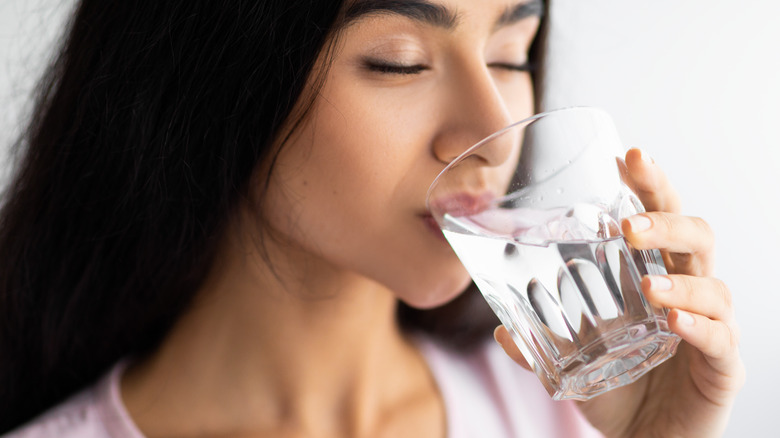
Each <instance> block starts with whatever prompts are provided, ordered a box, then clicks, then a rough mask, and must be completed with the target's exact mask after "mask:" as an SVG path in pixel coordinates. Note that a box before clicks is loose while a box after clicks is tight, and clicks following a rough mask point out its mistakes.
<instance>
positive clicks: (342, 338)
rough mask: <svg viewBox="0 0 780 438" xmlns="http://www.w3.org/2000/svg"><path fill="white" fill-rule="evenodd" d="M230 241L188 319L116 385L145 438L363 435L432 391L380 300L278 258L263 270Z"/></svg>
mask: <svg viewBox="0 0 780 438" xmlns="http://www.w3.org/2000/svg"><path fill="white" fill-rule="evenodd" d="M235 237H236V238H228V239H226V243H227V244H226V245H225V246H224V247H223V249H222V250H221V251H220V254H219V257H218V260H219V261H218V262H217V263H216V264H215V266H214V267H213V269H212V271H211V273H210V275H209V277H208V280H207V281H206V282H205V284H204V285H203V287H202V289H201V291H200V292H199V294H198V295H197V299H196V300H195V302H194V305H193V306H192V308H191V310H190V311H189V312H188V313H187V314H186V315H185V316H184V317H183V318H182V319H181V320H180V321H179V322H178V323H177V324H176V325H175V326H174V328H173V330H172V331H171V333H170V334H169V336H168V337H167V338H166V340H165V341H164V342H163V344H162V346H161V348H160V349H159V350H158V351H157V352H156V353H155V354H153V355H152V356H150V357H149V358H148V359H146V360H144V361H141V362H140V363H139V364H138V365H137V366H135V367H133V368H132V369H131V370H129V372H128V373H127V374H126V376H125V378H124V381H123V387H122V391H123V398H124V400H125V402H126V405H127V407H128V410H129V411H130V413H131V415H133V416H134V418H135V419H136V421H137V422H138V424H139V427H141V428H142V430H144V431H145V432H146V433H147V435H149V436H153V435H160V436H163V435H187V434H188V432H190V431H191V432H195V431H199V432H202V431H203V430H208V431H212V432H214V433H215V434H216V433H224V432H230V431H235V430H244V431H245V430H254V431H260V430H265V431H273V430H277V431H278V430H297V431H301V432H303V433H305V434H307V435H321V436H322V435H333V436H357V435H370V434H371V432H370V431H371V430H373V428H374V425H375V424H377V423H379V422H381V419H380V417H381V416H382V414H381V413H382V412H386V411H387V410H388V409H393V407H394V406H398V405H402V404H403V403H405V402H408V400H409V399H416V398H417V397H419V396H420V391H421V388H425V389H427V391H428V392H431V390H433V392H434V393H435V387H434V384H433V382H432V379H431V377H430V375H429V374H428V371H427V367H426V366H425V364H424V361H423V360H422V358H421V357H420V356H419V354H418V353H417V351H416V349H415V348H414V347H413V345H411V344H410V343H409V341H408V340H407V339H406V338H405V337H404V336H403V335H402V333H401V332H400V330H399V328H398V325H397V323H396V319H395V309H396V299H395V297H394V295H393V294H392V293H391V292H390V291H388V290H386V289H385V288H384V287H382V286H381V285H379V284H377V283H375V282H373V281H371V280H369V279H367V278H364V277H361V276H358V275H355V274H354V273H350V272H344V271H342V270H339V269H337V268H336V267H333V266H331V265H328V264H327V263H324V262H321V261H319V260H315V259H313V258H311V257H306V256H303V255H302V254H294V253H292V252H291V250H289V249H287V250H286V254H285V255H284V256H283V257H281V254H278V253H272V254H269V255H268V257H267V258H268V259H272V260H275V261H276V260H285V261H286V263H282V264H276V265H275V266H274V268H273V269H271V268H270V267H269V266H268V264H267V263H265V261H264V258H263V257H262V256H260V254H259V253H258V251H257V250H256V248H255V247H251V248H248V247H247V245H246V244H241V243H240V242H247V241H253V240H248V239H246V238H244V239H239V238H238V237H239V236H235ZM269 250H270V251H271V252H274V251H278V248H270V249H269ZM300 267H305V269H301V268H300ZM150 403H153V404H154V406H150ZM150 408H152V409H150ZM194 413H197V414H194ZM134 414H135V415H134ZM184 418H186V419H187V420H183V419H184ZM192 418H198V424H197V425H196V424H192ZM188 422H189V430H182V426H183V425H188ZM314 432H316V433H314Z"/></svg>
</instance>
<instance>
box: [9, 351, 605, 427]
mask: <svg viewBox="0 0 780 438" xmlns="http://www.w3.org/2000/svg"><path fill="white" fill-rule="evenodd" d="M418 345H419V347H420V351H421V352H422V354H423V355H424V356H425V358H426V359H427V361H428V364H429V366H430V368H431V372H432V374H433V376H434V378H435V379H436V382H437V384H438V386H439V390H440V391H441V393H442V397H443V398H444V404H445V409H446V413H447V438H470V437H490V438H521V437H532V438H538V437H567V438H571V437H585V438H590V437H601V436H602V435H601V434H600V433H598V432H597V431H596V430H595V429H593V428H592V427H591V426H590V425H589V424H588V423H587V422H586V421H585V419H584V418H583V417H582V415H581V414H580V412H579V410H578V409H577V408H576V406H575V404H574V403H573V402H568V401H564V402H556V401H553V400H552V399H550V397H549V396H548V395H547V392H546V391H545V390H544V389H543V388H542V385H541V384H540V383H539V381H538V380H537V378H536V376H535V375H534V374H533V373H530V372H528V371H526V370H524V369H522V368H521V367H520V366H518V365H517V364H515V363H514V362H512V360H511V359H509V357H507V356H506V355H505V354H504V352H503V351H501V348H500V347H499V346H498V345H497V344H496V343H495V342H492V341H491V342H488V343H486V344H485V346H483V347H481V348H479V349H477V350H476V351H475V352H473V353H471V354H468V355H462V354H456V353H452V352H449V351H448V350H445V349H443V348H441V347H440V346H438V345H437V344H435V343H434V342H432V341H430V340H427V339H419V340H418ZM124 368H125V365H124V362H120V363H119V364H117V365H116V366H114V367H113V369H111V371H110V372H109V373H108V374H106V376H104V377H103V378H102V379H101V380H100V381H99V382H98V383H96V384H95V385H93V386H91V387H89V388H87V389H85V390H83V391H81V392H80V393H78V394H76V395H74V396H73V397H71V398H70V399H68V400H66V401H64V402H63V403H62V404H60V405H58V406H55V407H53V408H52V409H50V410H49V411H47V412H45V413H43V414H41V415H40V416H39V417H37V418H36V419H34V420H32V421H31V422H29V423H27V424H26V425H23V426H22V427H20V428H18V429H16V430H15V431H12V432H10V433H9V434H8V435H6V436H7V437H9V438H39V437H58V438H76V437H78V438H109V437H111V438H144V435H143V434H142V433H141V431H140V430H139V429H138V427H137V426H136V425H135V423H133V420H132V418H130V415H129V414H128V413H127V410H126V409H125V406H124V404H123V403H122V398H121V394H120V392H119V381H120V378H121V376H122V371H123V370H124Z"/></svg>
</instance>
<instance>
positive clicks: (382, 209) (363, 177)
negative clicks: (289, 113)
mask: <svg viewBox="0 0 780 438" xmlns="http://www.w3.org/2000/svg"><path fill="white" fill-rule="evenodd" d="M351 5H352V6H351V7H350V8H348V9H349V11H350V12H348V20H350V22H349V24H348V25H347V26H346V27H345V28H344V29H343V31H342V33H341V35H340V38H339V43H338V44H337V45H336V50H335V52H334V56H333V58H332V65H331V66H330V68H329V70H328V72H327V76H326V79H325V82H324V86H323V88H322V90H321V91H320V93H319V95H318V96H317V98H316V101H315V104H314V107H313V108H312V111H311V113H310V114H309V116H307V119H306V123H305V124H304V125H302V126H300V127H299V128H298V129H297V130H296V131H295V133H294V134H293V135H292V137H291V139H290V140H289V141H288V142H287V143H286V144H285V145H284V147H283V148H282V149H281V153H280V155H279V157H278V160H277V162H276V163H275V164H274V168H273V173H272V177H271V180H270V184H269V187H268V191H267V192H266V194H265V196H266V200H265V202H264V204H263V205H264V206H265V207H264V210H263V211H262V214H264V215H265V216H266V217H267V220H268V223H269V225H270V226H271V227H273V229H275V230H276V231H277V232H281V233H282V235H284V236H285V237H286V238H288V239H289V240H290V242H291V243H292V244H294V245H296V246H297V247H299V249H303V250H304V252H305V253H306V254H309V255H310V258H312V259H313V260H317V261H318V262H320V263H325V264H327V265H328V266H330V267H335V268H336V269H338V270H344V271H346V272H350V273H352V274H358V275H360V276H363V277H367V278H370V279H372V280H375V281H376V282H379V283H380V284H382V285H384V286H386V287H387V288H389V289H391V290H393V291H394V292H395V294H396V295H397V296H398V298H400V299H401V300H403V301H405V302H406V303H408V304H410V305H412V306H415V307H421V308H425V307H432V306H436V305H440V304H443V303H445V302H447V301H449V300H450V299H452V298H454V297H455V296H456V295H457V294H458V293H460V292H461V291H462V290H463V289H464V288H465V287H466V286H467V285H468V282H469V279H468V275H467V273H466V271H465V269H464V268H463V267H462V265H461V264H460V262H459V261H458V260H457V258H456V257H455V255H454V253H453V251H452V250H451V249H450V247H449V246H448V245H447V243H446V241H444V239H443V237H442V235H441V233H440V232H439V231H438V230H436V229H435V227H432V226H431V219H430V215H429V214H428V212H427V210H426V207H425V195H426V192H427V189H428V187H429V185H430V184H431V182H432V181H433V179H434V178H435V177H436V175H437V174H438V173H439V172H440V171H441V170H442V169H443V168H444V167H445V165H446V164H447V163H448V162H450V161H451V160H452V159H453V158H455V157H456V156H457V155H459V154H460V153H461V152H462V151H464V150H465V149H466V148H467V147H469V146H471V145H473V144H474V143H476V142H477V141H479V140H480V139H482V138H483V137H485V136H487V135H488V134H490V133H492V132H494V131H496V130H498V129H500V128H503V127H505V126H506V125H508V124H509V123H511V122H512V121H516V120H520V119H522V118H525V117H527V116H529V115H531V114H532V111H533V94H532V84H531V77H530V73H529V72H528V71H527V62H528V58H527V52H528V48H529V46H530V44H531V42H532V41H533V38H534V36H535V34H536V30H537V27H538V25H539V18H538V16H537V13H538V10H539V4H538V3H537V2H535V1H533V0H531V1H528V0H409V1H393V2H390V1H383V0H364V1H360V0H357V1H355V2H352V3H351ZM322 58H323V59H326V58H327V56H323V57H322ZM323 59H321V60H320V62H322V61H323ZM307 263H311V260H309V261H308V262H307Z"/></svg>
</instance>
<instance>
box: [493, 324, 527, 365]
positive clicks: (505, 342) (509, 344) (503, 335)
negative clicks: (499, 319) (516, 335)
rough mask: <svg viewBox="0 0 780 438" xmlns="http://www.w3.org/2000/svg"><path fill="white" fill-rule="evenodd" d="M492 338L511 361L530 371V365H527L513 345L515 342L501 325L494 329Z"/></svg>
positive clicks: (521, 354)
mask: <svg viewBox="0 0 780 438" xmlns="http://www.w3.org/2000/svg"><path fill="white" fill-rule="evenodd" d="M493 337H494V338H495V339H496V342H498V345H500V346H501V348H503V349H504V352H505V353H506V354H507V355H508V356H509V357H511V358H512V360H514V361H515V362H517V363H518V364H519V365H520V366H521V367H523V368H525V369H527V370H528V371H531V365H529V364H528V361H526V360H525V357H523V353H521V352H520V349H519V348H517V345H515V341H514V340H513V339H512V336H511V335H510V334H509V331H508V330H507V329H506V327H504V326H503V325H500V326H498V327H496V330H495V331H494V332H493Z"/></svg>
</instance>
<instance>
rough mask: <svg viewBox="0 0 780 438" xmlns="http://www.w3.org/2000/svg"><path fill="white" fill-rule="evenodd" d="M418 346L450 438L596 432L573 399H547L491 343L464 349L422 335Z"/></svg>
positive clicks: (538, 385) (524, 372) (534, 379)
mask: <svg viewBox="0 0 780 438" xmlns="http://www.w3.org/2000/svg"><path fill="white" fill-rule="evenodd" d="M418 345H419V348H420V351H421V352H422V354H423V355H424V356H425V357H426V359H427V360H428V364H429V367H430V369H431V372H432V374H433V375H434V378H435V380H436V382H437V384H438V385H439V390H440V391H441V393H442V397H443V398H444V402H445V406H446V409H447V417H448V428H449V430H450V431H451V435H450V438H460V437H464V438H465V437H472V436H492V437H504V436H505V437H539V436H544V437H588V438H590V437H600V436H601V435H600V434H599V433H598V432H597V431H596V430H595V429H593V428H592V427H591V426H590V425H589V424H588V423H587V421H586V420H585V419H584V417H583V416H582V414H580V412H579V409H578V408H577V407H576V405H575V404H574V403H573V402H571V401H554V400H552V399H551V398H550V396H549V395H548V394H547V391H545V389H544V387H543V386H542V384H541V383H540V382H539V379H537V377H536V375H534V374H533V373H532V372H530V371H527V370H525V369H523V368H522V367H520V366H519V365H517V364H516V363H514V362H513V361H512V360H511V359H510V358H509V357H508V356H506V354H504V352H503V351H502V350H501V347H499V346H498V344H496V343H495V342H492V341H488V342H485V343H484V344H483V345H481V346H479V347H478V348H476V349H474V350H472V351H470V352H467V353H459V352H454V351H450V350H447V349H446V348H443V347H441V346H439V345H438V344H436V343H435V342H433V341H431V340H429V339H425V338H423V339H419V340H418ZM456 431H457V432H456ZM488 431H489V432H488ZM485 432H488V433H485Z"/></svg>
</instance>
